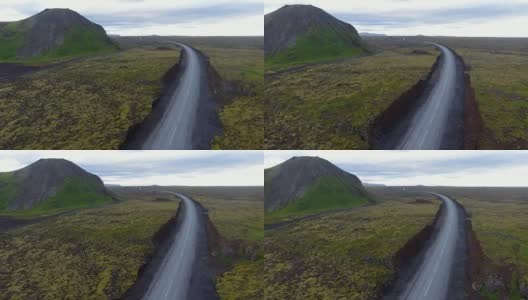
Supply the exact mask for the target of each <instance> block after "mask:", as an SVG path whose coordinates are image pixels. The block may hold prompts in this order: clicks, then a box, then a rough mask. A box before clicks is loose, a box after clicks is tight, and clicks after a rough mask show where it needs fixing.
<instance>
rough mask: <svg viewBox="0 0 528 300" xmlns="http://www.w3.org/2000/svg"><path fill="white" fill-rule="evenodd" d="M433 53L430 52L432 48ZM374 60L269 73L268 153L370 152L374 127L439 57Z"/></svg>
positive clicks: (399, 54) (404, 52) (401, 52)
mask: <svg viewBox="0 0 528 300" xmlns="http://www.w3.org/2000/svg"><path fill="white" fill-rule="evenodd" d="M428 49H429V48H428ZM412 51H413V49H408V48H398V49H395V50H386V51H383V52H381V53H377V54H375V55H370V56H364V57H359V58H354V59H349V60H345V61H341V62H339V63H325V64H319V65H313V66H306V67H304V68H302V69H299V70H292V71H287V72H277V71H272V70H270V71H267V72H266V76H267V77H266V89H265V95H266V100H265V103H266V104H265V120H266V122H265V125H264V126H265V129H264V132H265V148H266V149H369V148H370V147H371V145H369V142H368V140H367V138H368V128H369V125H370V124H371V122H372V121H373V120H374V119H375V118H376V117H377V116H378V115H379V114H380V113H381V112H383V111H384V110H385V109H386V108H387V107H389V105H390V104H392V102H393V101H394V100H395V99H397V98H398V97H399V96H400V95H401V94H403V93H404V92H405V91H407V90H408V89H410V88H411V87H412V86H413V85H414V84H416V83H417V82H418V81H419V80H420V79H424V78H425V77H426V76H427V74H428V73H429V72H430V70H431V67H432V66H433V64H434V62H435V60H436V57H437V55H438V52H431V53H430V54H425V55H414V54H412Z"/></svg>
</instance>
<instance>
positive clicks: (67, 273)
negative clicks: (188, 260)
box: [0, 200, 178, 299]
mask: <svg viewBox="0 0 528 300" xmlns="http://www.w3.org/2000/svg"><path fill="white" fill-rule="evenodd" d="M177 207H178V202H176V201H166V202H159V201H135V200H131V201H125V202H121V203H119V204H116V205H112V206H107V207H104V208H95V209H84V210H80V211H78V212H75V213H72V214H67V215H62V216H59V217H56V218H53V219H50V220H47V221H43V222H40V223H37V224H34V225H29V226H26V227H23V228H19V229H15V230H11V231H8V232H7V233H5V234H3V235H2V238H1V239H0V249H1V251H0V265H1V266H2V272H0V298H2V299H117V298H121V297H122V296H123V293H124V292H125V291H126V290H127V289H128V288H129V287H130V286H131V285H132V284H133V283H134V281H135V280H136V276H137V272H138V270H139V268H140V267H141V265H142V264H143V263H145V260H146V258H147V257H148V255H150V254H152V252H153V250H154V249H153V248H154V245H153V244H152V236H153V235H154V233H155V232H157V231H158V230H159V228H160V227H161V226H162V225H163V224H165V223H166V222H167V221H168V220H169V219H170V218H171V217H172V216H174V215H175V213H176V210H177Z"/></svg>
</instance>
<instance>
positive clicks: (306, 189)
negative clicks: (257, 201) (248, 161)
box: [265, 157, 372, 221]
mask: <svg viewBox="0 0 528 300" xmlns="http://www.w3.org/2000/svg"><path fill="white" fill-rule="evenodd" d="M265 182H266V185H265V197H266V198H265V199H266V201H265V208H266V212H267V214H266V219H267V221H268V219H281V218H285V217H290V216H300V215H306V214H312V213H316V212H320V211H325V210H332V209H340V208H350V207H356V206H361V205H365V204H368V203H370V202H372V200H371V199H370V196H369V195H368V193H367V192H366V190H365V189H364V187H363V185H362V183H361V181H360V180H359V178H357V177H356V176H355V175H352V174H350V173H347V172H346V171H343V170H341V169H339V168H338V167H336V166H335V165H333V164H332V163H330V162H328V161H326V160H324V159H321V158H317V157H294V158H292V159H290V160H287V161H286V162H284V163H282V164H280V165H278V166H275V167H273V168H271V169H267V170H266V172H265Z"/></svg>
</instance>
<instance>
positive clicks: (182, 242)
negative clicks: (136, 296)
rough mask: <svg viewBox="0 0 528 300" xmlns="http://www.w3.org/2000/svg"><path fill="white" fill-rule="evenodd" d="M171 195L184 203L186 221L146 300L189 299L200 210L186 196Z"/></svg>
mask: <svg viewBox="0 0 528 300" xmlns="http://www.w3.org/2000/svg"><path fill="white" fill-rule="evenodd" d="M171 194H175V195H177V196H178V197H179V198H180V199H182V203H183V205H184V211H183V213H184V214H183V215H184V219H183V222H182V224H181V225H180V228H179V230H178V232H177V234H176V238H175V239H174V242H173V243H172V245H171V246H170V249H169V250H168V251H167V254H166V255H165V258H164V259H163V262H162V264H161V265H160V267H159V269H158V272H157V273H156V275H155V276H154V279H153V280H152V282H151V284H150V286H149V288H148V290H147V293H146V294H145V296H144V297H143V299H145V300H146V299H151V300H166V299H171V300H177V299H188V297H187V295H188V293H189V287H190V282H191V276H192V274H193V265H194V262H195V258H196V247H197V244H198V233H199V226H200V224H199V215H198V208H197V207H196V204H195V203H194V202H193V201H192V200H191V199H189V198H188V197H186V196H185V195H181V194H178V193H171Z"/></svg>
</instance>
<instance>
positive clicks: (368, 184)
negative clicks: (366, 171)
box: [363, 182, 386, 187]
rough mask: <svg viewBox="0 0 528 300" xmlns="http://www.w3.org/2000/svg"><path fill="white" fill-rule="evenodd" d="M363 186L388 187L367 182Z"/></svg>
mask: <svg viewBox="0 0 528 300" xmlns="http://www.w3.org/2000/svg"><path fill="white" fill-rule="evenodd" d="M363 185H364V186H371V187H385V186H386V185H385V184H382V183H368V182H365V183H364V184H363Z"/></svg>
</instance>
